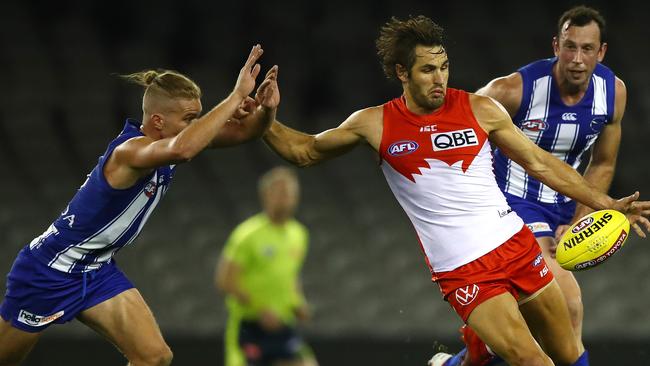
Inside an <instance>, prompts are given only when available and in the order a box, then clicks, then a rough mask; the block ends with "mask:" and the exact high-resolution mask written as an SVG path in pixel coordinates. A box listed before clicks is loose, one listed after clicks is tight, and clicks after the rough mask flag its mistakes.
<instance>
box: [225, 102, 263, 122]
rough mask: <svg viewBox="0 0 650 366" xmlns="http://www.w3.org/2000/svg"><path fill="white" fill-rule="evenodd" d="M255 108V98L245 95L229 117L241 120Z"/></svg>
mask: <svg viewBox="0 0 650 366" xmlns="http://www.w3.org/2000/svg"><path fill="white" fill-rule="evenodd" d="M255 108H257V102H256V101H255V99H253V98H251V97H246V98H245V99H244V100H242V102H241V103H240V104H239V107H237V110H236V111H235V113H233V115H232V117H231V118H233V119H236V120H241V119H243V118H244V117H246V116H248V115H249V114H251V113H253V111H255Z"/></svg>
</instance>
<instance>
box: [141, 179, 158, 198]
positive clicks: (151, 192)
mask: <svg viewBox="0 0 650 366" xmlns="http://www.w3.org/2000/svg"><path fill="white" fill-rule="evenodd" d="M157 188H158V187H157V186H156V183H155V182H149V183H147V185H146V186H145V187H144V194H145V195H147V197H149V198H151V197H153V196H155V195H156V190H157Z"/></svg>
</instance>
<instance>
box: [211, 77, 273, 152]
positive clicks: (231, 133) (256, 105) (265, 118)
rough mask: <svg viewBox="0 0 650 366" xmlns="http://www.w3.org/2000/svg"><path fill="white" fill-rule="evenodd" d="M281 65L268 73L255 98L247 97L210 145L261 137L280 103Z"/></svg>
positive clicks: (221, 144) (236, 143)
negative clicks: (278, 81)
mask: <svg viewBox="0 0 650 366" xmlns="http://www.w3.org/2000/svg"><path fill="white" fill-rule="evenodd" d="M277 79H278V66H277V65H275V66H273V67H272V68H271V69H269V71H268V72H267V73H266V77H265V78H264V81H263V82H262V83H261V84H260V86H259V87H258V88H257V93H256V94H255V99H253V98H251V97H246V99H244V100H243V101H242V102H241V104H240V105H239V108H238V109H237V111H235V113H234V114H233V116H232V117H230V118H229V119H228V120H227V121H226V123H225V124H224V125H223V127H222V128H221V129H220V130H219V132H218V133H217V136H215V138H214V139H213V140H212V142H211V144H210V147H211V148H216V147H226V146H233V145H238V144H242V143H245V142H248V141H250V140H253V139H257V138H260V137H262V136H263V135H264V133H265V132H266V130H267V129H268V128H269V126H270V125H271V122H272V121H273V120H274V119H275V113H276V110H277V107H278V105H279V104H280V90H279V88H278V83H277Z"/></svg>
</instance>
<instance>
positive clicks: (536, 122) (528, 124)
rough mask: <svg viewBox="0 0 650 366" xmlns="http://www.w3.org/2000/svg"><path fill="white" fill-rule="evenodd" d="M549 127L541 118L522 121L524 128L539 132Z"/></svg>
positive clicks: (522, 127)
mask: <svg viewBox="0 0 650 366" xmlns="http://www.w3.org/2000/svg"><path fill="white" fill-rule="evenodd" d="M547 128H548V124H547V123H546V122H544V121H543V120H541V119H531V120H529V121H523V122H522V123H521V129H522V130H528V131H533V132H538V131H544V130H546V129H547Z"/></svg>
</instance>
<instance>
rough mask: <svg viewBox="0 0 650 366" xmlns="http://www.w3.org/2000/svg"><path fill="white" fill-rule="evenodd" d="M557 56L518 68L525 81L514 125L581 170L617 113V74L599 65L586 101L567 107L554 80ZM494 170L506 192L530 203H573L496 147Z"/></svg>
mask: <svg viewBox="0 0 650 366" xmlns="http://www.w3.org/2000/svg"><path fill="white" fill-rule="evenodd" d="M556 61H557V59H556V58H550V59H544V60H539V61H536V62H533V63H531V64H529V65H526V66H524V67H522V68H521V69H519V70H518V71H519V73H520V74H521V76H522V78H523V94H522V99H521V105H520V106H519V110H518V111H517V114H516V115H515V117H514V118H513V122H514V123H515V125H517V127H519V128H520V129H521V130H522V131H523V132H524V133H525V134H526V136H528V138H530V139H531V140H532V141H533V142H534V143H536V144H537V145H539V146H540V147H541V148H542V149H544V150H546V151H548V152H550V153H551V154H553V155H554V156H555V157H557V158H559V159H560V160H562V161H564V162H566V163H567V164H569V165H571V166H573V168H577V167H578V166H579V165H580V161H581V159H582V156H583V154H584V152H585V151H587V150H588V149H589V147H591V145H592V144H593V143H594V141H595V140H596V138H597V137H598V134H599V133H600V131H601V130H602V129H603V126H604V125H605V124H607V123H610V122H611V121H612V118H613V115H614V85H615V76H614V73H613V72H612V71H611V70H610V69H609V68H607V67H606V66H604V65H602V64H597V65H596V69H595V70H594V72H593V75H592V77H591V81H590V82H589V87H588V89H587V91H586V93H585V95H584V96H583V98H582V99H581V100H580V102H578V103H577V104H575V105H573V106H567V105H565V104H564V102H563V101H562V99H561V98H560V93H559V90H558V86H557V84H556V82H555V80H554V79H553V74H552V70H553V65H554V64H555V62H556ZM494 172H495V175H496V178H497V183H498V184H499V187H500V188H501V190H502V191H503V192H506V193H509V194H511V195H514V196H517V197H521V198H524V199H527V200H530V201H538V202H543V203H562V202H568V201H570V200H571V199H570V198H568V197H565V196H563V195H561V194H559V193H557V192H555V191H554V190H552V189H551V188H549V187H547V186H545V185H544V184H542V183H541V182H539V181H538V180H536V179H535V178H533V177H531V176H529V175H528V174H527V173H526V172H525V171H524V169H523V168H522V167H521V166H520V165H519V164H517V163H515V162H514V161H512V160H510V159H508V157H506V156H505V155H504V154H503V152H502V151H501V150H499V149H498V148H497V149H496V150H495V151H494Z"/></svg>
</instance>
